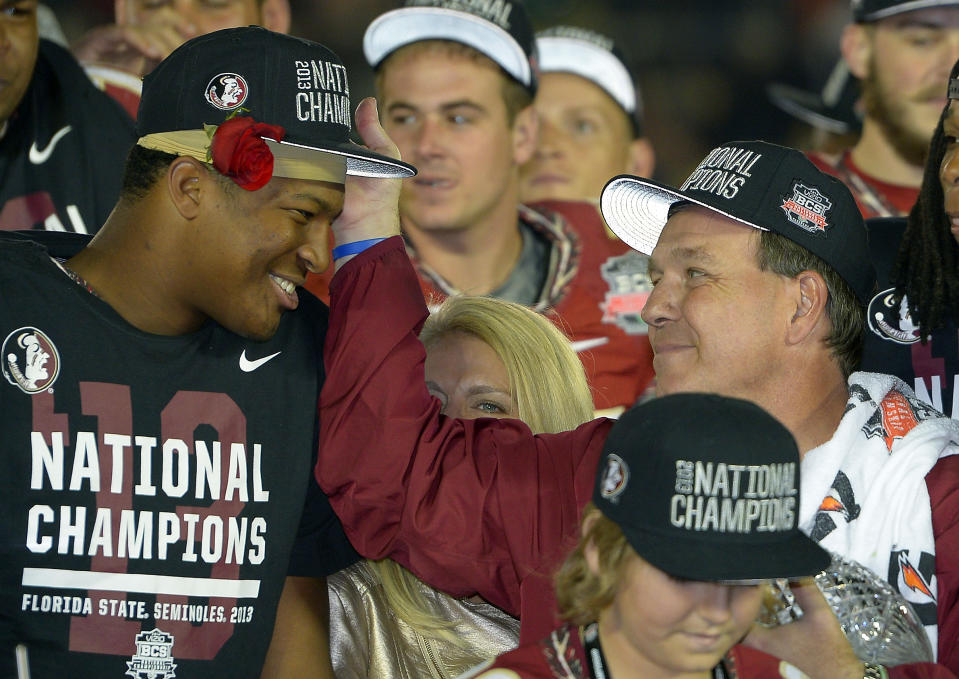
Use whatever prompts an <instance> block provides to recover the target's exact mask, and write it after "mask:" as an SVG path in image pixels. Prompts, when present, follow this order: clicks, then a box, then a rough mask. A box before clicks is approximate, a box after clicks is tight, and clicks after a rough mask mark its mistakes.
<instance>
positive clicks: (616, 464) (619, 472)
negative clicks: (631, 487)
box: [599, 453, 629, 501]
mask: <svg viewBox="0 0 959 679" xmlns="http://www.w3.org/2000/svg"><path fill="white" fill-rule="evenodd" d="M628 481H629V467H628V466H626V463H625V462H623V458H621V457H620V456H619V455H616V454H615V453H610V454H609V455H607V456H606V469H604V470H603V480H602V481H601V482H600V487H599V494H600V495H602V496H603V497H604V498H606V499H607V500H611V501H612V500H613V499H614V498H615V497H617V496H618V495H620V494H621V493H622V492H623V491H624V490H626V483H627V482H628Z"/></svg>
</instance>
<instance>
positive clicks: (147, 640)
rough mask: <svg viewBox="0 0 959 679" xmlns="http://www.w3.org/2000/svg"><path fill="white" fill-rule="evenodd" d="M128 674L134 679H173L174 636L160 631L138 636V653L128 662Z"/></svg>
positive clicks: (151, 631) (174, 674) (142, 633)
mask: <svg viewBox="0 0 959 679" xmlns="http://www.w3.org/2000/svg"><path fill="white" fill-rule="evenodd" d="M127 667H128V669H127V671H126V674H128V675H130V676H131V677H133V678H134V679H173V678H174V677H175V676H176V672H175V671H174V670H176V663H175V662H174V660H173V635H172V634H167V633H166V632H164V631H162V630H159V629H152V630H150V631H148V632H141V633H140V634H137V636H136V652H135V653H134V654H133V657H132V658H131V659H130V660H129V661H128V662H127Z"/></svg>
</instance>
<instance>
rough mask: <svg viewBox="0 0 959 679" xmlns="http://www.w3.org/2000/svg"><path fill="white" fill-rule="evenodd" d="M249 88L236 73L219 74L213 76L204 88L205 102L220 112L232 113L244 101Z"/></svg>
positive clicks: (244, 80)
mask: <svg viewBox="0 0 959 679" xmlns="http://www.w3.org/2000/svg"><path fill="white" fill-rule="evenodd" d="M249 93H250V87H249V85H247V84H246V79H244V77H243V76H242V75H239V74H237V73H221V74H219V75H216V76H213V79H212V80H210V83H209V84H208V85H207V86H206V100H207V101H208V102H210V103H211V104H213V105H214V106H216V107H217V108H218V109H220V110H221V111H232V110H233V109H235V108H239V107H240V106H242V105H243V102H245V101H246V97H247V95H248V94H249Z"/></svg>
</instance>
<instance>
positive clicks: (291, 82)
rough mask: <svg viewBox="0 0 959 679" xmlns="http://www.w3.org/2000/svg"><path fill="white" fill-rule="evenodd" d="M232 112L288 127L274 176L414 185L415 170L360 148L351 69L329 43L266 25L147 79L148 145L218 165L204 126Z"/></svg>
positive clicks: (223, 34) (216, 37) (229, 32)
mask: <svg viewBox="0 0 959 679" xmlns="http://www.w3.org/2000/svg"><path fill="white" fill-rule="evenodd" d="M231 114H234V115H237V114H238V115H243V116H249V117H251V118H253V119H255V120H256V121H257V122H261V123H267V124H269V125H278V126H282V127H283V128H284V129H285V130H286V134H285V136H284V137H283V139H282V140H281V141H279V142H277V141H274V140H272V139H264V141H265V142H266V144H267V146H268V147H269V149H270V151H271V152H272V153H273V158H274V167H273V175H274V176H278V177H293V178H297V179H312V180H320V181H334V182H339V183H343V181H344V179H345V176H346V175H347V174H350V175H359V176H363V177H409V176H412V175H414V174H416V170H415V169H414V168H413V167H412V166H411V165H408V164H406V163H403V162H400V161H398V160H395V159H393V158H389V157H387V156H383V155H380V154H378V153H373V152H372V151H369V150H367V149H366V148H364V147H362V146H360V145H358V144H355V143H353V142H352V141H350V139H349V136H350V127H351V124H352V115H353V109H352V107H351V105H350V88H349V85H348V84H347V79H346V69H345V68H344V67H343V63H342V62H341V61H340V59H339V57H337V56H336V55H335V54H333V52H331V51H330V50H328V49H327V48H326V47H324V46H323V45H320V44H318V43H315V42H310V41H308V40H303V39H301V38H295V37H293V36H289V35H283V34H282V33H274V32H272V31H268V30H267V29H265V28H261V27H259V26H248V27H245V28H230V29H226V30H222V31H215V32H213V33H208V34H206V35H202V36H199V37H197V38H193V39H192V40H189V41H188V42H185V43H184V44H183V45H181V46H180V47H178V48H177V49H176V50H174V52H173V53H172V54H170V56H168V57H167V58H166V59H164V60H163V61H162V62H160V65H159V66H157V67H156V68H155V69H154V70H153V72H151V73H150V74H149V75H147V76H146V77H145V78H144V79H143V94H142V96H141V98H140V108H139V111H138V113H137V132H138V134H139V135H140V139H139V141H138V142H137V143H138V144H139V145H140V146H143V147H146V148H149V149H155V150H157V151H164V152H166V153H172V154H175V155H186V156H192V157H194V158H197V159H198V160H201V161H203V162H209V161H208V155H207V154H208V149H209V146H210V138H209V136H208V135H207V132H206V131H205V130H204V125H220V124H222V123H223V122H224V121H225V120H226V119H227V118H228V117H229V116H230V115H231Z"/></svg>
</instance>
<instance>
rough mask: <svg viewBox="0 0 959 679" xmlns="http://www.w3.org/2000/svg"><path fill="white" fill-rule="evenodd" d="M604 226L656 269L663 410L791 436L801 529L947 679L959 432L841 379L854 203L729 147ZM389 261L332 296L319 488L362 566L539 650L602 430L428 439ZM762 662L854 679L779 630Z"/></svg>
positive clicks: (351, 270) (437, 421)
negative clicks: (496, 620)
mask: <svg viewBox="0 0 959 679" xmlns="http://www.w3.org/2000/svg"><path fill="white" fill-rule="evenodd" d="M601 207H602V211H603V215H604V217H605V218H606V221H607V223H608V224H609V225H610V227H611V228H612V229H613V230H614V231H615V232H616V233H617V235H618V236H619V237H620V238H622V239H623V240H624V241H625V242H627V243H629V244H630V245H632V246H633V247H635V248H636V249H637V250H639V251H640V252H643V253H645V254H648V255H651V259H650V273H651V275H652V279H653V282H654V283H655V287H654V290H653V292H652V295H651V296H650V299H649V301H648V303H647V304H646V307H645V310H644V312H643V314H644V318H645V319H646V321H647V322H648V323H649V326H650V341H651V343H652V345H653V348H654V350H655V352H656V359H655V367H656V371H657V390H658V391H659V392H661V393H662V394H670V393H676V392H686V391H700V392H701V391H714V392H717V393H721V394H724V395H729V396H736V397H740V398H745V399H748V400H751V401H754V402H756V403H758V404H759V405H761V406H762V407H763V408H765V409H766V410H768V411H769V412H770V413H771V414H772V415H773V416H775V417H776V418H778V419H779V420H780V421H782V422H783V424H784V425H785V426H786V427H787V429H789V430H790V432H791V433H792V434H793V435H794V437H795V438H796V440H797V443H798V445H799V450H800V453H801V454H802V467H803V488H804V490H803V497H802V498H801V500H802V501H801V505H800V508H799V512H800V514H799V525H800V528H801V529H802V530H803V531H804V532H806V533H807V534H809V535H810V536H811V537H813V538H814V539H816V540H817V541H819V542H820V543H822V544H823V545H824V546H826V547H828V548H830V549H833V550H834V551H836V552H838V553H840V554H842V555H844V556H847V557H849V558H852V559H855V560H858V561H861V562H862V563H863V564H864V565H866V566H867V567H869V568H871V569H872V570H873V571H874V572H876V573H878V574H880V575H882V576H885V577H887V578H888V580H889V582H890V584H892V585H893V587H895V588H897V589H898V591H899V592H900V593H901V594H902V595H903V596H904V597H906V598H907V599H908V600H909V601H911V602H912V603H913V604H914V606H915V607H916V609H917V612H918V613H919V615H920V616H921V618H922V620H923V622H924V623H925V624H926V629H927V632H928V633H929V636H930V639H931V640H932V645H933V648H936V647H937V644H936V640H937V634H938V638H939V639H940V642H939V643H938V651H939V654H940V656H939V658H940V662H941V663H942V664H943V665H944V666H945V667H948V668H950V669H951V670H952V671H953V672H959V656H957V655H956V654H957V652H959V651H957V648H956V645H955V644H954V643H953V640H954V639H955V638H957V635H959V608H957V607H956V606H954V605H952V602H954V601H955V600H956V597H957V596H959V579H957V577H956V573H955V571H954V570H952V569H951V566H950V564H951V563H952V562H954V561H955V558H956V554H957V552H959V526H957V525H956V523H955V517H956V516H957V515H959V511H957V509H959V508H957V507H956V506H955V504H956V502H957V498H959V494H957V493H955V492H954V489H955V487H956V484H955V481H954V479H955V478H956V474H957V473H959V465H957V462H959V456H957V455H954V454H953V453H955V452H959V446H957V442H959V426H957V424H956V422H954V421H952V420H950V419H948V418H945V417H943V416H942V415H941V414H940V413H937V412H935V411H934V410H932V409H931V408H929V407H928V406H926V405H925V404H923V403H921V402H920V401H919V400H917V399H916V398H915V396H914V394H913V393H912V391H911V390H910V389H909V387H908V386H907V385H905V384H903V383H902V382H900V381H898V380H896V379H895V378H893V377H891V376H884V375H875V374H867V373H853V374H850V373H852V371H853V369H854V366H855V365H856V362H857V361H858V355H859V352H860V351H861V347H862V341H863V340H862V337H863V331H864V319H863V310H864V305H865V302H866V301H867V300H868V299H869V297H870V295H871V294H872V292H873V288H874V286H875V275H874V273H873V271H872V266H871V265H870V263H869V259H868V249H867V244H866V233H865V229H864V227H863V222H862V217H861V215H860V213H859V211H858V209H857V206H856V203H855V201H854V200H853V197H852V195H851V194H850V193H849V191H848V189H846V188H845V186H844V185H843V184H842V183H841V182H839V180H837V179H835V178H833V177H830V176H828V175H826V174H824V173H822V172H821V171H819V170H817V169H816V168H815V167H814V166H813V165H812V164H811V163H810V162H809V160H808V159H807V158H806V157H805V156H804V155H803V154H801V153H800V152H798V151H795V150H792V149H786V148H783V147H780V146H775V145H773V144H768V143H764V142H733V143H729V144H726V145H724V146H721V147H719V148H716V149H714V150H713V151H712V152H710V153H709V154H708V156H707V157H706V158H705V159H704V160H703V161H702V162H701V163H700V165H699V166H698V167H697V168H696V169H695V170H694V172H693V173H692V174H691V175H690V177H689V178H688V179H687V180H686V182H684V184H683V185H682V187H681V188H680V189H673V188H670V187H666V186H662V185H660V184H657V183H655V182H652V181H650V180H644V179H641V178H638V177H630V176H622V177H619V178H616V179H614V180H612V181H611V182H610V184H608V185H607V187H606V189H605V190H604V192H603V197H602V201H601ZM376 235H380V236H382V235H385V233H383V232H380V233H377V234H376ZM353 237H359V234H356V235H354V236H353ZM398 240H399V239H391V240H390V241H389V242H387V243H382V244H379V245H377V246H375V247H374V248H373V249H371V250H370V252H369V253H364V254H362V255H360V256H359V257H358V258H357V261H356V262H349V263H345V262H344V263H341V265H340V267H341V270H340V272H339V273H338V275H337V276H336V277H335V278H334V280H333V286H332V292H333V297H332V299H333V304H332V313H331V325H330V335H329V337H328V341H327V344H326V354H325V356H326V367H327V381H326V384H325V387H324V392H323V398H322V399H321V411H320V415H321V422H322V427H321V431H322V432H323V435H322V439H323V440H322V442H321V447H320V452H321V455H320V457H319V459H318V464H317V478H318V480H319V481H320V485H321V486H322V487H323V489H324V490H325V491H326V492H327V494H328V495H329V497H330V500H331V503H332V504H333V506H334V508H335V509H336V511H337V513H338V514H339V516H340V518H341V519H342V521H343V525H344V527H345V528H346V531H347V534H348V535H350V537H351V540H352V541H353V544H354V545H355V546H356V547H357V548H358V550H359V551H360V552H361V553H363V554H364V555H366V556H369V557H374V558H375V557H380V556H387V555H389V556H392V557H393V558H395V559H397V560H399V561H402V562H404V563H405V564H407V565H408V566H410V567H411V568H412V570H413V571H414V572H416V573H417V574H419V575H420V576H421V577H422V578H424V579H425V580H427V581H429V582H431V583H432V584H434V585H436V586H439V587H441V588H444V589H447V590H450V591H453V592H462V593H468V592H474V591H479V592H480V593H481V594H482V595H483V596H484V597H485V598H487V599H488V600H490V601H492V602H493V603H496V604H497V605H499V606H500V607H502V608H504V609H506V610H512V611H519V612H521V619H522V620H523V624H524V630H525V628H526V626H527V625H529V626H530V627H532V628H535V630H536V631H537V632H545V630H548V629H549V628H550V627H549V626H547V627H545V629H544V623H546V622H548V621H546V620H544V617H548V616H546V615H545V613H546V611H545V608H546V605H545V603H544V600H543V599H542V598H541V597H542V592H533V591H531V588H532V587H533V586H534V583H535V576H536V575H537V574H538V573H541V572H543V571H548V570H549V569H550V568H551V567H552V565H553V564H555V563H556V562H557V560H558V556H557V555H558V554H559V553H561V552H562V551H563V547H564V546H565V545H566V544H568V542H567V541H568V540H570V539H571V537H572V536H573V535H574V534H575V531H576V519H577V516H578V510H579V509H580V508H581V507H582V506H583V505H584V504H585V502H586V501H587V499H588V498H589V488H590V487H591V481H592V478H593V477H592V471H593V469H595V464H596V461H597V460H598V458H599V452H600V449H601V447H602V441H603V439H604V438H605V436H606V433H607V431H608V429H609V426H610V425H609V423H608V422H603V421H594V422H591V423H588V424H586V425H583V426H582V427H580V428H579V429H577V430H575V431H574V432H570V433H568V434H565V435H554V436H537V437H534V436H531V435H530V434H529V431H528V430H527V429H526V428H525V427H523V426H522V425H521V424H519V423H515V422H511V421H508V420H496V421H491V420H476V421H472V422H464V421H458V420H450V419H446V418H442V417H440V416H439V415H438V410H439V409H438V404H437V403H436V402H435V401H432V400H431V399H430V397H429V395H428V393H427V391H426V389H425V386H423V384H422V362H423V350H422V347H418V346H416V342H415V338H416V333H415V330H416V327H417V324H418V322H419V320H420V319H421V318H422V316H423V315H424V314H425V313H426V311H425V308H424V307H423V305H422V303H421V302H420V301H419V300H417V299H416V297H417V295H416V289H417V286H416V283H415V280H414V279H413V276H412V275H411V273H410V271H409V270H408V269H407V268H406V266H405V262H404V260H403V257H402V246H401V243H399V242H398ZM359 309H362V313H360V312H358V310H359ZM373 319H376V320H375V322H374V321H373ZM364 321H365V322H364ZM360 348H362V350H360ZM847 378H848V380H847ZM373 420H376V421H379V422H384V423H386V424H385V425H384V426H379V427H370V426H369V424H368V423H369V422H370V421H373ZM700 517H701V515H700ZM690 520H696V519H695V517H692V518H691V519H690ZM812 633H814V634H812ZM531 637H532V638H536V637H535V636H532V632H531V633H530V634H529V635H526V636H525V637H524V638H525V639H529V638H531ZM810 639H814V640H815V641H814V642H810V641H809V640H810ZM763 643H769V644H770V645H769V646H768V648H769V649H770V650H772V651H773V652H774V654H775V655H778V656H781V657H783V658H785V659H786V660H788V661H790V662H792V663H793V664H794V665H796V666H797V667H799V668H800V669H801V670H803V671H805V672H806V673H807V674H809V675H810V676H829V677H839V676H848V677H854V676H857V674H856V673H857V672H858V673H859V674H858V676H863V674H862V673H863V671H864V670H863V667H862V666H861V665H858V666H843V667H833V666H828V667H827V665H828V664H829V662H830V661H829V654H830V653H831V652H832V651H836V652H837V653H839V652H840V649H841V648H842V647H843V644H844V643H845V640H844V639H841V638H836V637H835V635H832V634H831V633H829V632H828V630H826V631H822V630H819V631H817V630H816V629H815V628H814V627H805V628H803V627H791V626H789V625H787V626H785V627H783V628H782V629H778V630H774V634H772V635H770V637H769V638H765V639H764V640H763ZM810 645H814V646H819V649H818V651H816V652H812V651H811V649H810ZM870 671H873V670H870ZM911 671H913V670H912V669H909V668H896V669H895V670H891V671H890V674H891V675H893V674H897V673H903V674H901V676H910V675H908V674H907V673H908V672H911ZM942 671H946V670H945V669H943V670H942ZM830 672H832V673H830ZM911 676H921V674H920V675H911Z"/></svg>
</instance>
